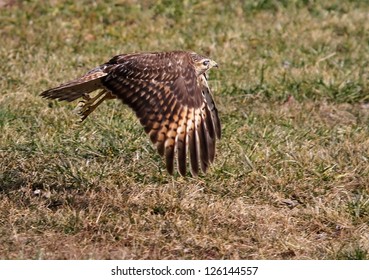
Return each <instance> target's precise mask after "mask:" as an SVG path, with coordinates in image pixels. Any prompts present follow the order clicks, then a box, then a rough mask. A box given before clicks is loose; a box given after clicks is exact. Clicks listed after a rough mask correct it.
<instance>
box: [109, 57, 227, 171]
mask: <svg viewBox="0 0 369 280" xmlns="http://www.w3.org/2000/svg"><path fill="white" fill-rule="evenodd" d="M106 65H110V66H111V67H109V68H110V71H109V74H108V75H107V76H106V77H105V78H103V79H102V84H103V85H104V86H105V87H106V88H107V89H109V90H110V91H111V92H112V93H113V94H114V95H116V96H117V97H118V98H120V99H122V100H123V102H124V103H126V104H127V105H129V106H130V107H131V108H132V109H133V110H134V111H135V112H136V115H137V117H138V118H139V119H140V122H141V124H142V125H143V126H144V129H145V131H146V133H148V134H149V135H150V139H151V141H152V142H153V143H154V144H156V147H157V149H158V152H159V154H160V155H165V158H166V165H167V169H168V172H169V173H170V174H173V169H174V157H175V151H176V152H177V159H178V170H179V172H180V174H181V175H185V174H186V157H187V153H188V152H189V158H190V162H191V173H192V174H193V175H194V176H196V175H197V174H198V171H199V162H200V166H201V169H202V171H203V172H206V170H207V168H208V166H209V164H210V163H211V162H213V160H214V156H215V141H216V138H220V134H221V133H220V122H219V117H218V112H217V109H216V108H215V105H214V101H213V99H212V96H211V93H210V90H209V87H208V85H207V82H206V78H205V75H200V76H199V77H197V75H196V71H195V68H194V66H193V65H192V64H191V63H190V58H189V56H188V54H187V53H185V52H172V53H146V54H134V55H120V56H116V57H114V58H112V59H111V60H110V61H109V62H108V63H107V64H106ZM113 65H115V66H113Z"/></svg>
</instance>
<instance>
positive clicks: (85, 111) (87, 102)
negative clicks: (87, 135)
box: [74, 89, 116, 122]
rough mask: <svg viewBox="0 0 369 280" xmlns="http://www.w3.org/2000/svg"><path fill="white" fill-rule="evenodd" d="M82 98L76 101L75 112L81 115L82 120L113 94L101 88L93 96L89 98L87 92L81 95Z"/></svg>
mask: <svg viewBox="0 0 369 280" xmlns="http://www.w3.org/2000/svg"><path fill="white" fill-rule="evenodd" d="M82 97H83V100H81V101H80V102H78V105H77V107H76V108H75V109H74V110H75V112H76V113H77V114H78V115H80V116H81V122H83V121H84V120H85V119H86V118H87V117H88V115H90V114H91V113H92V112H93V111H94V110H95V109H96V108H97V107H98V106H99V105H100V104H101V103H102V102H103V101H104V100H105V99H114V98H116V96H115V95H113V94H111V92H110V91H106V90H105V89H103V90H102V91H100V92H99V93H98V94H97V95H96V96H95V97H93V98H91V97H90V96H89V95H88V94H85V95H83V96H82Z"/></svg>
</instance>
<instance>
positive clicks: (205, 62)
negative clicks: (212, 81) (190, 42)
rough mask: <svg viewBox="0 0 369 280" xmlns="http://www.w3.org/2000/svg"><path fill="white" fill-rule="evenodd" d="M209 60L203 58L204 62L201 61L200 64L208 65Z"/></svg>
mask: <svg viewBox="0 0 369 280" xmlns="http://www.w3.org/2000/svg"><path fill="white" fill-rule="evenodd" d="M209 62H210V61H209V60H204V62H203V63H202V65H204V66H208V65H209Z"/></svg>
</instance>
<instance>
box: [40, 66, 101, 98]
mask: <svg viewBox="0 0 369 280" xmlns="http://www.w3.org/2000/svg"><path fill="white" fill-rule="evenodd" d="M106 75H108V73H105V72H102V71H97V72H93V73H91V72H89V73H87V74H86V75H85V76H83V77H81V78H78V79H76V80H72V81H70V82H67V83H65V84H61V85H60V86H58V87H56V88H52V89H48V90H46V91H44V92H43V93H41V94H40V95H41V96H42V97H45V98H49V99H57V100H60V101H61V100H66V101H68V102H71V101H73V100H76V99H77V98H80V97H82V96H83V95H84V94H88V93H90V92H93V91H94V90H97V89H99V88H103V85H102V83H101V78H102V77H105V76H106Z"/></svg>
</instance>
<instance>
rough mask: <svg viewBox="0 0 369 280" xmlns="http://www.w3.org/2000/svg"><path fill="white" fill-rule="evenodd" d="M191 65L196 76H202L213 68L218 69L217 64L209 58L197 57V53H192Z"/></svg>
mask: <svg viewBox="0 0 369 280" xmlns="http://www.w3.org/2000/svg"><path fill="white" fill-rule="evenodd" d="M191 58H192V62H193V65H194V66H195V69H196V73H197V75H201V74H204V73H205V72H206V71H208V70H209V69H211V68H213V67H217V68H218V63H216V62H215V61H214V60H211V59H210V58H207V57H204V56H201V55H198V54H197V53H192V55H191Z"/></svg>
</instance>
